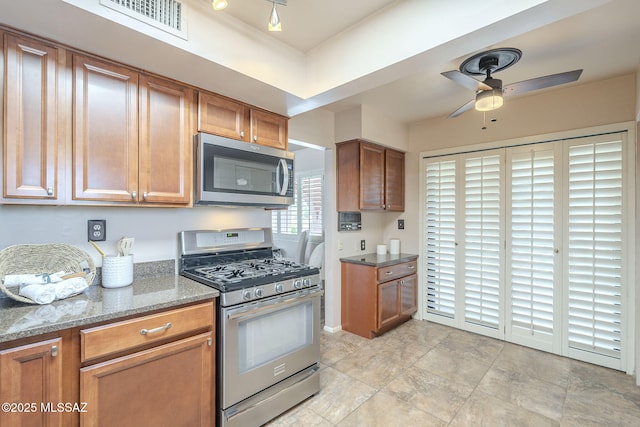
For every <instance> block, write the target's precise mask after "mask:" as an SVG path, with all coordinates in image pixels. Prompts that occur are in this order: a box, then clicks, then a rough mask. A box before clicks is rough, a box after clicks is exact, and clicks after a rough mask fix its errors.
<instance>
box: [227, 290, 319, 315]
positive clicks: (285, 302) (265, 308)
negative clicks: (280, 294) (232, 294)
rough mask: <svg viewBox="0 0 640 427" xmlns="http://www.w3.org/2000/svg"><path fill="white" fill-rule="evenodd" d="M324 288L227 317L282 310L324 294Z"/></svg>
mask: <svg viewBox="0 0 640 427" xmlns="http://www.w3.org/2000/svg"><path fill="white" fill-rule="evenodd" d="M322 292H323V291H322V290H320V291H314V292H312V293H310V294H307V295H303V296H295V297H293V298H289V299H285V300H283V301H278V302H276V303H274V304H267V305H263V306H261V307H256V308H252V309H245V310H241V311H237V312H233V313H229V314H227V319H229V320H234V319H239V318H241V317H243V318H247V317H254V316H257V315H259V314H266V313H270V312H273V311H278V310H281V309H283V308H285V307H289V306H292V305H295V304H298V303H301V302H304V301H307V300H310V299H313V298H315V297H319V296H321V295H322Z"/></svg>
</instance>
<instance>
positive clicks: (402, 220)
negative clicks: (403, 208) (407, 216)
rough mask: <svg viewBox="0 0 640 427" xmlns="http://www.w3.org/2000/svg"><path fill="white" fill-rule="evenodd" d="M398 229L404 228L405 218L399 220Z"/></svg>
mask: <svg viewBox="0 0 640 427" xmlns="http://www.w3.org/2000/svg"><path fill="white" fill-rule="evenodd" d="M398 230H404V219H399V220H398Z"/></svg>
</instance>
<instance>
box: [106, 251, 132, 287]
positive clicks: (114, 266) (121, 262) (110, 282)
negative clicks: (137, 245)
mask: <svg viewBox="0 0 640 427" xmlns="http://www.w3.org/2000/svg"><path fill="white" fill-rule="evenodd" d="M131 283H133V255H125V256H109V255H107V256H103V257H102V286H103V287H105V288H120V287H122V286H127V285H130V284H131Z"/></svg>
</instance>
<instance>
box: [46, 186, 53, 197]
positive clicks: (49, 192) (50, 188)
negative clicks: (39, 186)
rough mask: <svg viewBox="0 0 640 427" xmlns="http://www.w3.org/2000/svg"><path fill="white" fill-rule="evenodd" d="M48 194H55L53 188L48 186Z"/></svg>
mask: <svg viewBox="0 0 640 427" xmlns="http://www.w3.org/2000/svg"><path fill="white" fill-rule="evenodd" d="M47 196H53V188H52V187H47Z"/></svg>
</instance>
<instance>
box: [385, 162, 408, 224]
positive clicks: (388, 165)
mask: <svg viewBox="0 0 640 427" xmlns="http://www.w3.org/2000/svg"><path fill="white" fill-rule="evenodd" d="M384 170H385V178H384V192H385V209H386V210H389V211H404V153H402V152H400V151H395V150H386V152H385V168H384Z"/></svg>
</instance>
